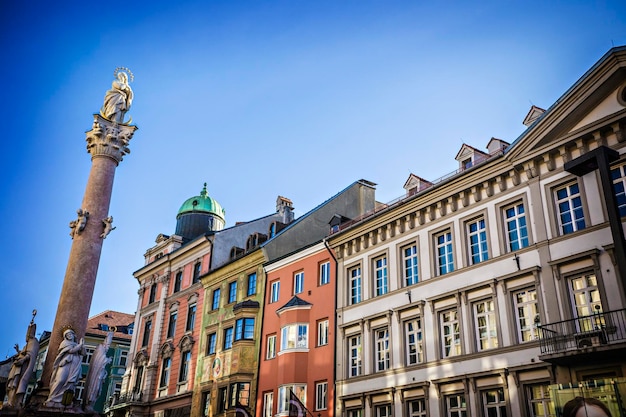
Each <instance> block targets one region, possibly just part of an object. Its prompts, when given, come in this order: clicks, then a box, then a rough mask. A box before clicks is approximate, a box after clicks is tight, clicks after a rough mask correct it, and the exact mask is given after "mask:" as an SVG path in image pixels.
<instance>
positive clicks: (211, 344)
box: [206, 333, 217, 355]
mask: <svg viewBox="0 0 626 417" xmlns="http://www.w3.org/2000/svg"><path fill="white" fill-rule="evenodd" d="M216 345H217V333H210V334H209V335H208V336H207V338H206V354H207V355H213V354H214V353H215V347H216Z"/></svg>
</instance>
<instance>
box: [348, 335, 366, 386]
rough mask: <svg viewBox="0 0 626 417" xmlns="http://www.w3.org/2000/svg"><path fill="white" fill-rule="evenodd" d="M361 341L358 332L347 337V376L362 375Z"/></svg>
mask: <svg viewBox="0 0 626 417" xmlns="http://www.w3.org/2000/svg"><path fill="white" fill-rule="evenodd" d="M362 353H363V343H362V338H361V335H360V334H356V335H353V336H350V337H348V362H349V364H350V365H349V369H348V372H349V375H348V378H351V377H356V376H359V375H363V356H362Z"/></svg>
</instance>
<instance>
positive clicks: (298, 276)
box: [293, 271, 304, 294]
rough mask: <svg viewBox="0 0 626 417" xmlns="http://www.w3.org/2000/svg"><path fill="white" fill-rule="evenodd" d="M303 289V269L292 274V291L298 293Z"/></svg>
mask: <svg viewBox="0 0 626 417" xmlns="http://www.w3.org/2000/svg"><path fill="white" fill-rule="evenodd" d="M302 291H304V271H300V272H297V273H295V274H294V276H293V293H294V294H300V293H301V292H302Z"/></svg>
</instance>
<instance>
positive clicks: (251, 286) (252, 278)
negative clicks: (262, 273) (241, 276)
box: [246, 272, 256, 297]
mask: <svg viewBox="0 0 626 417" xmlns="http://www.w3.org/2000/svg"><path fill="white" fill-rule="evenodd" d="M254 294H256V272H253V273H251V274H249V275H248V292H247V293H246V295H247V296H248V297H250V296H251V295H254Z"/></svg>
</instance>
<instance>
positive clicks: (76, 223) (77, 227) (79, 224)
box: [70, 208, 89, 239]
mask: <svg viewBox="0 0 626 417" xmlns="http://www.w3.org/2000/svg"><path fill="white" fill-rule="evenodd" d="M76 214H77V215H78V217H77V218H76V220H72V221H71V222H70V229H72V230H71V231H70V236H71V237H72V239H74V236H77V235H79V234H81V232H82V231H83V230H85V226H86V225H87V220H89V212H88V211H87V210H83V209H82V208H79V209H78V210H76Z"/></svg>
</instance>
